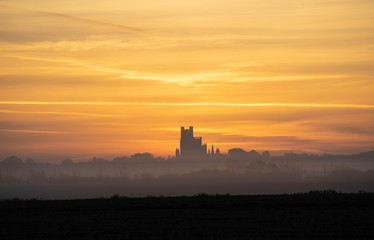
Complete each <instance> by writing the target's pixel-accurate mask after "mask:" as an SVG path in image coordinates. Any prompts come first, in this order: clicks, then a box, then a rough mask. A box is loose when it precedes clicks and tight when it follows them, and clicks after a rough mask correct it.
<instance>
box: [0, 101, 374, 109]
mask: <svg viewBox="0 0 374 240" xmlns="http://www.w3.org/2000/svg"><path fill="white" fill-rule="evenodd" d="M0 104H4V105H5V104H6V105H145V106H220V107H297V108H363V109H374V105H370V104H335V103H282V102H273V103H229V102H190V103H188V102H187V103H184V102H68V101H66V102H65V101H62V102H45V101H0Z"/></svg>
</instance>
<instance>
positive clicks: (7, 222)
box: [0, 191, 374, 239]
mask: <svg viewBox="0 0 374 240" xmlns="http://www.w3.org/2000/svg"><path fill="white" fill-rule="evenodd" d="M373 218H374V194H372V193H359V194H341V193H336V192H334V191H318V192H310V193H308V194H290V195H246V196H230V195H206V194H199V195H196V196H193V197H146V198H126V197H120V196H118V195H115V196H113V197H112V198H109V199H86V200H2V201H0V226H1V227H0V239H34V238H35V239H279V238H284V239H374V228H373V226H374V220H373Z"/></svg>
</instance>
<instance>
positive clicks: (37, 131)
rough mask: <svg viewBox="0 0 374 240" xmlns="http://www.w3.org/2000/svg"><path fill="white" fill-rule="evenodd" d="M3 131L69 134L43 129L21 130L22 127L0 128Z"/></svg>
mask: <svg viewBox="0 0 374 240" xmlns="http://www.w3.org/2000/svg"><path fill="white" fill-rule="evenodd" d="M0 131H1V132H15V133H42V134H67V132H57V131H41V130H21V129H0Z"/></svg>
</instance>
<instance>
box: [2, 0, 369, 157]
mask: <svg viewBox="0 0 374 240" xmlns="http://www.w3.org/2000/svg"><path fill="white" fill-rule="evenodd" d="M182 125H185V126H188V125H193V126H194V127H195V132H196V134H197V135H199V136H202V137H203V140H204V141H205V142H207V143H208V144H211V143H213V144H214V145H215V146H217V147H219V148H220V149H221V151H223V152H226V151H227V150H228V149H229V148H232V147H242V148H244V149H246V150H251V149H256V150H258V151H263V150H270V152H273V153H275V154H277V153H281V152H284V151H295V152H312V153H319V154H320V153H323V152H328V153H355V152H360V151H368V150H373V149H374V2H373V1H371V0H346V1H340V0H264V1H255V0H230V1H228V0H225V1H224V0H214V1H213V0H200V1H185V0H162V1H161V0H137V1H121V0H107V1H95V0H90V1H88V0H74V1H73V0H65V1H47V0H35V1H27V0H0V158H4V157H6V156H9V155H19V156H23V157H27V156H31V157H36V158H37V157H41V156H44V157H45V156H59V157H61V158H62V157H72V158H74V159H79V158H80V157H82V156H92V155H97V156H107V155H111V156H119V155H129V154H133V153H136V152H144V151H148V152H152V153H154V154H155V155H162V156H167V155H173V154H174V150H175V148H176V147H178V145H179V143H178V141H179V128H180V126H182Z"/></svg>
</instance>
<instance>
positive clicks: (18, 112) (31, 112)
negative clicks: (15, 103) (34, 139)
mask: <svg viewBox="0 0 374 240" xmlns="http://www.w3.org/2000/svg"><path fill="white" fill-rule="evenodd" d="M0 113H10V114H52V115H76V116H89V117H127V116H128V115H115V114H102V113H82V112H50V111H48V112H41V111H13V110H2V109H0Z"/></svg>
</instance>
